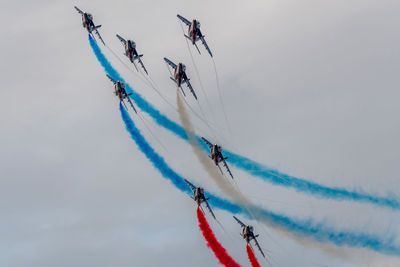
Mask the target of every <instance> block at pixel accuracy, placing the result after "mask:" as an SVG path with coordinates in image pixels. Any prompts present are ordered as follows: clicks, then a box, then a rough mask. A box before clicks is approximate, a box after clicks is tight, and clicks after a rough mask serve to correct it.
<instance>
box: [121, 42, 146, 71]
mask: <svg viewBox="0 0 400 267" xmlns="http://www.w3.org/2000/svg"><path fill="white" fill-rule="evenodd" d="M117 38H118V39H119V40H120V41H121V42H122V43H123V44H124V47H125V56H127V57H128V58H129V60H130V61H131V62H132V63H133V65H134V66H135V68H136V70H137V71H139V70H138V68H137V67H136V64H135V60H136V59H137V61H138V62H139V64H140V65H141V66H142V68H143V70H144V71H145V72H146V74H148V73H147V70H146V68H145V67H144V64H143V61H142V60H141V59H140V58H141V57H143V54H141V55H139V53H138V52H137V50H136V43H135V42H134V41H132V40H127V41H126V40H125V39H124V38H122V37H121V36H119V35H118V34H117Z"/></svg>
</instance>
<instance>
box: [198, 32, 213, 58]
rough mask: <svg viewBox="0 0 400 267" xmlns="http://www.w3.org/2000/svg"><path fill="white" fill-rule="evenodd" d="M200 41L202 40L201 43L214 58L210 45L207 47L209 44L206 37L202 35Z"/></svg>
mask: <svg viewBox="0 0 400 267" xmlns="http://www.w3.org/2000/svg"><path fill="white" fill-rule="evenodd" d="M200 40H201V42H202V43H203V45H204V47H205V48H206V50H207V52H208V53H209V54H210V56H211V57H212V56H213V55H212V53H211V50H210V48H209V47H208V45H207V43H206V40H205V39H204V35H202V36H201V37H200Z"/></svg>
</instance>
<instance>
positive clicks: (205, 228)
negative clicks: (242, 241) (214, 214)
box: [197, 207, 240, 267]
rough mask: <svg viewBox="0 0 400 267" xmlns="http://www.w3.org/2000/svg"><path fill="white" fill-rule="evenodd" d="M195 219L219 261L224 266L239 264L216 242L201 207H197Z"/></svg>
mask: <svg viewBox="0 0 400 267" xmlns="http://www.w3.org/2000/svg"><path fill="white" fill-rule="evenodd" d="M197 219H198V220H199V227H200V230H201V232H202V233H203V236H204V238H205V239H206V241H207V246H208V247H209V248H211V250H212V251H213V252H214V254H215V256H216V257H217V259H218V260H219V262H220V263H221V264H222V265H224V266H229V267H231V266H240V265H239V264H238V263H237V262H236V261H235V260H234V259H232V257H231V256H229V254H228V253H227V252H226V250H225V248H224V247H223V246H222V245H221V244H220V243H219V242H218V240H217V238H216V237H215V235H214V233H213V231H212V230H211V227H210V225H208V222H207V220H206V217H205V216H204V213H203V212H202V211H201V209H200V208H199V207H198V208H197Z"/></svg>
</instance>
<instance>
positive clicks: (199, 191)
mask: <svg viewBox="0 0 400 267" xmlns="http://www.w3.org/2000/svg"><path fill="white" fill-rule="evenodd" d="M185 182H186V183H187V184H188V186H189V187H190V188H191V189H192V191H193V197H191V198H192V199H193V200H194V201H196V203H197V206H198V207H200V208H201V210H203V208H202V207H201V204H202V203H203V202H204V203H205V204H206V207H207V209H208V210H209V211H210V213H211V215H212V216H213V217H214V219H216V218H215V215H214V212H213V211H212V209H211V207H210V205H209V204H208V202H207V200H208V199H209V198H206V197H205V196H204V188H202V187H195V186H194V185H193V184H192V183H191V182H189V181H188V180H186V179H185ZM203 212H204V211H203Z"/></svg>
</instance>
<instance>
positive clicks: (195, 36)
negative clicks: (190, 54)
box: [177, 14, 213, 57]
mask: <svg viewBox="0 0 400 267" xmlns="http://www.w3.org/2000/svg"><path fill="white" fill-rule="evenodd" d="M177 17H178V18H179V19H180V20H181V21H182V22H183V23H185V24H186V25H187V26H189V28H188V35H186V34H185V37H186V38H187V39H189V40H190V41H191V42H192V44H193V45H194V46H195V47H196V49H197V51H198V52H199V54H201V53H200V50H199V48H198V47H197V44H196V42H197V41H198V40H201V42H202V43H203V45H204V47H205V48H206V50H207V52H208V53H209V54H210V56H211V57H212V56H213V55H212V53H211V50H210V48H209V47H208V45H207V43H206V40H205V39H204V35H203V34H202V33H201V31H200V22H199V21H198V20H196V19H193V20H192V22H190V21H189V20H187V19H185V18H184V17H182V16H181V15H179V14H178V15H177Z"/></svg>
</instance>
